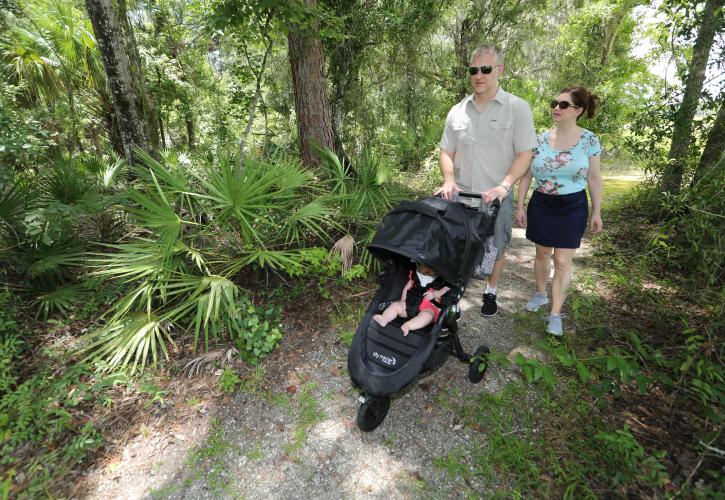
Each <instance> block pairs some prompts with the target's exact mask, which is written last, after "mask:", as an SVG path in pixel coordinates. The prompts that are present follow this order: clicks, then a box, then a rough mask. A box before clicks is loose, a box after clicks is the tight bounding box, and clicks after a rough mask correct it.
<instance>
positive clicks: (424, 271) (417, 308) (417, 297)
mask: <svg viewBox="0 0 725 500" xmlns="http://www.w3.org/2000/svg"><path fill="white" fill-rule="evenodd" d="M437 278H438V276H437V275H436V273H435V271H434V270H433V269H431V268H430V267H429V266H427V265H425V264H423V263H422V262H419V263H418V264H417V266H416V270H415V272H413V270H411V271H410V274H409V277H408V282H407V283H406V284H405V286H404V287H403V294H402V296H401V297H400V300H397V301H395V302H393V303H392V304H390V305H389V306H388V307H387V308H386V309H385V311H383V313H382V314H376V315H375V316H373V319H374V320H375V321H376V322H377V323H378V324H379V325H380V326H385V325H387V324H388V323H390V322H391V321H393V320H394V319H395V318H397V317H398V316H400V317H401V318H407V317H409V316H412V317H411V318H410V319H409V320H408V321H406V322H405V323H403V325H402V326H401V327H400V329H401V330H402V332H403V335H404V336H407V335H408V333H409V332H410V330H419V329H420V328H423V327H424V326H427V325H430V324H431V323H433V322H435V321H436V320H437V319H438V316H440V313H441V306H440V302H439V301H440V298H441V297H442V296H443V295H445V294H446V292H448V290H450V288H449V287H447V286H441V285H442V284H443V283H442V281H443V280H438V279H437ZM434 282H436V283H434ZM428 285H432V286H430V287H428ZM435 286H437V287H439V288H435Z"/></svg>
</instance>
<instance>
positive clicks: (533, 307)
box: [526, 292, 549, 312]
mask: <svg viewBox="0 0 725 500" xmlns="http://www.w3.org/2000/svg"><path fill="white" fill-rule="evenodd" d="M548 303H549V298H548V297H547V296H546V293H540V292H536V293H535V294H534V296H533V297H531V300H529V301H528V302H527V303H526V310H527V311H529V312H534V311H538V310H539V307H541V306H545V305H546V304H548Z"/></svg>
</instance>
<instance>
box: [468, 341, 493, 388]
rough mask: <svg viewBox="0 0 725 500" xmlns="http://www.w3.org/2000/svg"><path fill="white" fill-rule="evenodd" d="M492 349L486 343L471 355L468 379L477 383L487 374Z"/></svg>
mask: <svg viewBox="0 0 725 500" xmlns="http://www.w3.org/2000/svg"><path fill="white" fill-rule="evenodd" d="M490 352H491V350H490V349H489V348H488V347H486V346H485V345H482V346H479V347H478V349H476V352H475V353H474V354H473V356H472V357H471V364H470V365H469V367H468V380H469V381H470V382H471V383H474V384H477V383H479V382H480V381H481V380H482V379H483V376H484V375H486V370H488V354H489V353H490Z"/></svg>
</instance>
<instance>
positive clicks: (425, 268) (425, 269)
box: [418, 263, 436, 276]
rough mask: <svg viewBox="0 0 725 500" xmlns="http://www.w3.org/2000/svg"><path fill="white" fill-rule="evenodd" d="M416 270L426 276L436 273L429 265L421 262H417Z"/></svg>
mask: <svg viewBox="0 0 725 500" xmlns="http://www.w3.org/2000/svg"><path fill="white" fill-rule="evenodd" d="M418 272H420V274H425V275H426V276H435V275H436V273H435V271H434V270H433V269H431V268H430V267H428V266H426V265H425V264H421V263H419V264H418Z"/></svg>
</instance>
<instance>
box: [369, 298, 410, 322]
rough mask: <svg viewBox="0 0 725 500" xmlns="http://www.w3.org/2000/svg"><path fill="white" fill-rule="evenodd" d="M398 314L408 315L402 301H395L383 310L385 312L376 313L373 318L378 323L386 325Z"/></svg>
mask: <svg viewBox="0 0 725 500" xmlns="http://www.w3.org/2000/svg"><path fill="white" fill-rule="evenodd" d="M398 316H403V317H405V316H406V314H405V304H404V303H402V302H400V301H398V302H393V303H392V304H390V305H389V306H388V307H387V308H386V309H385V310H384V311H383V314H376V315H375V316H373V319H374V320H375V322H376V323H377V324H378V325H380V326H386V325H387V324H388V323H390V322H391V321H393V320H394V319H395V318H397V317H398Z"/></svg>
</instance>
